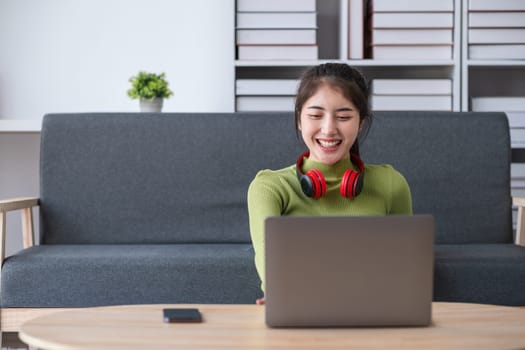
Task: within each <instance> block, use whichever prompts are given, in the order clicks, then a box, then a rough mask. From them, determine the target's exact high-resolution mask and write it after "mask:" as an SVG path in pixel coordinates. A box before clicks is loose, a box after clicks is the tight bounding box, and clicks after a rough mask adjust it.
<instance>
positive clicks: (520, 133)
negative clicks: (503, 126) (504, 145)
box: [509, 128, 525, 148]
mask: <svg viewBox="0 0 525 350" xmlns="http://www.w3.org/2000/svg"><path fill="white" fill-rule="evenodd" d="M509 130H510V145H511V147H512V148H525V128H510V129H509Z"/></svg>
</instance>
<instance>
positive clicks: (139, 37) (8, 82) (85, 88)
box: [0, 0, 235, 254]
mask: <svg viewBox="0 0 525 350" xmlns="http://www.w3.org/2000/svg"><path fill="white" fill-rule="evenodd" d="M234 13H235V11H234V0H1V1H0V120H1V119H40V118H41V117H42V115H44V114H45V113H50V112H89V111H110V112H112V111H132V112H133V111H138V110H139V107H138V102H137V101H136V100H130V99H129V98H128V97H127V95H126V91H127V89H128V88H129V85H130V84H129V82H128V79H129V78H130V77H131V76H132V75H134V74H136V73H137V72H138V71H139V70H149V71H152V72H159V73H160V72H165V73H166V75H167V78H168V80H169V82H170V87H171V89H172V90H173V91H174V93H175V96H174V97H172V98H170V99H168V100H167V101H165V104H164V111H165V112H232V111H233V110H234V53H235V46H234V45H235V43H234ZM39 138H40V135H39V134H38V133H3V132H0V199H6V198H10V197H15V196H38V193H39V180H38V159H39ZM37 215H38V212H37V211H36V210H35V229H38V216H37ZM7 230H8V238H7V244H6V250H7V253H8V254H12V253H14V252H16V251H17V250H19V249H20V248H21V238H20V236H19V234H20V230H21V224H20V214H19V213H9V214H8V226H7Z"/></svg>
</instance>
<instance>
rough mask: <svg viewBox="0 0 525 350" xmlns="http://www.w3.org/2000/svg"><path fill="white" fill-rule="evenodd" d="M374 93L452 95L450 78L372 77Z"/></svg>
mask: <svg viewBox="0 0 525 350" xmlns="http://www.w3.org/2000/svg"><path fill="white" fill-rule="evenodd" d="M370 92H371V93H372V94H375V95H452V80H451V79H373V80H372V82H371V84H370Z"/></svg>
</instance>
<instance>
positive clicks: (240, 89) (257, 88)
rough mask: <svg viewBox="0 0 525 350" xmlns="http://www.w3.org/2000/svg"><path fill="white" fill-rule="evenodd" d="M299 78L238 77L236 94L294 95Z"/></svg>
mask: <svg viewBox="0 0 525 350" xmlns="http://www.w3.org/2000/svg"><path fill="white" fill-rule="evenodd" d="M298 85H299V80H298V79H237V80H236V84H235V93H236V95H288V96H294V95H295V94H296V92H297V87H298Z"/></svg>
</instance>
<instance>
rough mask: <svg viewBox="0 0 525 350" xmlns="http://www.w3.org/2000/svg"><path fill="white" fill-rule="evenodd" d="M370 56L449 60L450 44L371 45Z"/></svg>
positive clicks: (379, 58)
mask: <svg viewBox="0 0 525 350" xmlns="http://www.w3.org/2000/svg"><path fill="white" fill-rule="evenodd" d="M372 58H373V59H378V60H384V59H386V60H389V59H391V60H406V59H411V60H450V59H452V45H372Z"/></svg>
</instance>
